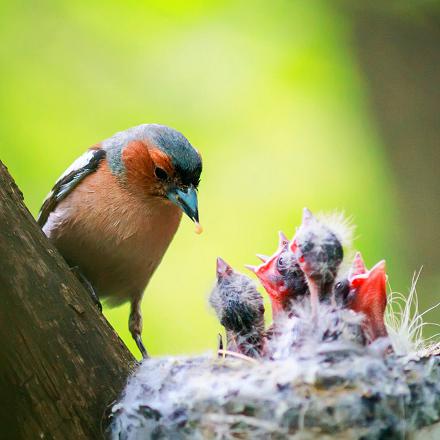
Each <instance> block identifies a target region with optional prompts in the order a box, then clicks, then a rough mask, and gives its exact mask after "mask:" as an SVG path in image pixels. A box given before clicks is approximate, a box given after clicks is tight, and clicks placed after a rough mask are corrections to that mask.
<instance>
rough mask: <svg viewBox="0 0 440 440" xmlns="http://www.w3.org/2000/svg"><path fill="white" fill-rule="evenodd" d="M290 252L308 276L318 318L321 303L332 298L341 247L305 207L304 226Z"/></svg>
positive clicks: (340, 258)
mask: <svg viewBox="0 0 440 440" xmlns="http://www.w3.org/2000/svg"><path fill="white" fill-rule="evenodd" d="M290 250H291V251H292V252H293V254H294V255H295V257H296V259H297V261H298V264H299V266H300V267H301V270H302V271H303V272H304V274H305V276H306V279H307V284H308V286H309V290H310V301H311V305H312V312H313V314H314V316H316V311H317V309H318V306H319V301H320V300H326V299H328V298H330V297H331V295H332V288H333V284H334V281H335V278H336V275H337V272H338V269H339V266H340V264H341V262H342V259H343V256H344V254H343V249H342V244H341V242H340V240H339V239H338V237H337V236H336V234H335V233H334V232H333V231H331V230H330V229H329V228H328V227H327V226H325V225H324V224H323V223H322V222H320V221H319V220H318V219H317V218H316V217H315V216H314V215H313V214H312V213H311V212H310V211H309V210H308V209H307V208H304V212H303V219H302V224H301V226H300V227H299V229H298V230H297V232H296V234H295V236H294V238H293V240H292V243H291V244H290Z"/></svg>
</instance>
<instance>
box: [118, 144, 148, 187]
mask: <svg viewBox="0 0 440 440" xmlns="http://www.w3.org/2000/svg"><path fill="white" fill-rule="evenodd" d="M122 160H123V162H124V165H125V170H126V176H127V181H128V182H129V183H130V184H133V185H136V186H139V187H140V189H145V187H146V186H150V184H151V182H152V180H153V170H154V165H153V161H152V160H151V157H150V154H149V153H148V149H147V146H146V145H145V144H144V143H143V142H141V141H133V142H130V143H129V144H128V145H127V146H126V147H125V148H124V151H123V152H122Z"/></svg>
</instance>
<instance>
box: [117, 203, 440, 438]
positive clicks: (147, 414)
mask: <svg viewBox="0 0 440 440" xmlns="http://www.w3.org/2000/svg"><path fill="white" fill-rule="evenodd" d="M305 214H306V215H305V219H306V221H305V222H304V221H303V225H301V228H300V229H299V233H298V232H297V234H296V235H295V237H294V238H293V240H292V241H291V242H289V241H288V240H287V239H286V238H285V236H284V235H283V234H281V235H280V245H279V248H278V250H277V252H276V253H275V254H274V255H273V256H272V257H264V256H261V258H262V259H263V263H262V265H261V266H259V267H257V268H252V269H253V271H254V272H255V273H256V275H257V277H258V278H259V280H260V281H261V282H262V284H263V286H264V288H265V289H266V291H267V293H268V294H269V296H270V299H271V303H272V308H273V323H272V325H271V326H270V327H269V328H267V329H266V328H265V327H264V307H263V302H262V297H261V295H260V294H259V293H258V291H257V290H256V286H255V284H254V283H253V282H252V281H251V280H250V279H249V278H247V277H246V276H244V275H242V274H239V273H237V272H235V271H234V270H233V269H232V268H231V267H230V266H229V265H228V264H227V263H226V262H224V261H223V260H221V259H219V260H218V263H217V283H216V285H215V287H214V289H213V291H212V293H211V305H212V306H213V308H214V309H215V311H216V314H217V316H218V318H219V320H220V322H221V323H222V325H223V326H224V327H225V330H226V343H227V347H226V350H223V349H220V350H219V354H220V357H218V356H213V355H212V354H206V355H203V356H198V357H180V358H176V357H167V358H162V359H147V360H144V361H143V362H142V364H140V366H139V368H138V370H137V371H136V373H135V374H134V375H133V376H132V377H131V378H130V379H129V382H128V385H127V387H126V389H125V391H124V394H123V396H122V398H121V399H120V401H119V402H118V403H117V404H116V405H115V406H114V407H113V409H112V422H111V425H110V428H109V433H110V437H111V438H112V439H120V440H135V439H146V438H158V439H159V438H164V439H169V438H176V439H186V438H188V439H198V438H200V439H202V438H203V439H205V438H209V439H210V438H213V439H229V438H241V439H260V438H261V439H267V438H273V439H285V438H286V439H287V438H301V439H302V438H314V437H316V438H325V436H335V437H337V438H365V439H367V438H371V439H373V438H402V436H405V435H406V434H408V433H413V432H415V431H416V430H418V429H420V428H421V427H424V426H429V425H432V424H434V423H436V422H438V421H439V420H440V365H439V363H440V359H439V358H438V357H437V356H435V355H433V354H434V351H432V350H427V349H426V347H425V350H424V351H420V349H421V348H422V347H421V346H420V338H418V339H417V341H416V344H415V345H411V341H410V339H411V335H413V336H414V333H416V334H417V336H418V337H419V332H414V331H413V330H412V325H413V324H411V322H408V316H409V315H408V313H403V314H400V315H398V316H397V319H390V317H392V316H393V315H392V313H391V314H390V312H388V313H387V321H388V322H387V323H386V322H385V319H384V312H385V306H386V286H385V280H386V275H385V270H384V268H385V266H384V264H383V263H380V264H378V265H376V266H375V267H374V268H373V269H371V270H370V271H368V270H367V268H366V267H365V265H364V263H363V261H362V259H361V257H360V254H357V255H356V256H355V258H354V260H353V263H352V265H351V268H350V270H349V271H348V272H344V273H343V272H342V271H341V269H340V266H341V263H342V260H343V252H342V245H341V242H342V240H340V239H339V238H338V237H339V233H338V232H336V231H337V228H334V227H330V226H328V225H326V224H322V223H317V222H318V220H315V219H314V218H312V217H311V213H310V212H309V211H307V212H306V213H305ZM307 227H309V228H311V229H309V230H308V229H307ZM313 295H315V302H314V301H313ZM410 299H411V300H413V299H414V295H410ZM405 310H406V309H405ZM394 318H396V316H394ZM399 318H400V319H399ZM412 322H413V323H414V325H415V326H417V327H416V328H417V329H419V328H421V327H420V326H421V322H420V316H418V315H417V316H416V317H415V318H414V320H413V321H412ZM399 325H400V326H401V327H402V326H406V327H408V328H409V330H410V331H400V330H399V328H398V327H399ZM402 338H407V340H406V341H402ZM402 342H404V343H402ZM402 347H405V349H404V350H403V349H402ZM221 348H223V347H221ZM416 350H419V351H418V352H417V351H416ZM437 351H438V350H437Z"/></svg>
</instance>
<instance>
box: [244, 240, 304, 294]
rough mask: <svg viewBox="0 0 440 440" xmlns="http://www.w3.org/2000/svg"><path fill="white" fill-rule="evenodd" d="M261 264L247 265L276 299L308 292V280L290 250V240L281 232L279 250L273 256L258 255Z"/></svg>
mask: <svg viewBox="0 0 440 440" xmlns="http://www.w3.org/2000/svg"><path fill="white" fill-rule="evenodd" d="M257 256H258V258H260V259H261V260H262V262H263V263H262V264H260V265H259V266H249V265H248V266H246V267H247V268H248V269H250V270H251V271H252V272H254V273H255V275H257V277H258V279H259V280H260V282H261V284H262V285H263V287H264V288H265V289H266V291H267V293H268V294H269V296H270V297H271V298H272V299H273V300H275V301H281V302H282V301H283V300H286V301H291V300H292V299H295V298H297V297H298V296H302V295H304V294H305V293H306V292H307V282H306V280H305V277H304V274H303V272H302V271H301V269H300V267H299V265H298V263H297V261H296V259H295V256H294V255H293V254H292V252H291V251H290V250H289V240H288V239H287V237H286V236H285V235H284V234H283V233H282V232H280V233H279V243H278V249H277V251H276V252H275V253H274V254H273V255H272V256H271V257H267V256H265V255H260V254H258V255H257Z"/></svg>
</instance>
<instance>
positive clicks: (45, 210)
mask: <svg viewBox="0 0 440 440" xmlns="http://www.w3.org/2000/svg"><path fill="white" fill-rule="evenodd" d="M105 154H106V152H105V150H102V149H91V150H89V151H87V152H86V153H84V154H83V155H82V156H80V157H79V158H78V159H76V160H75V162H73V164H72V165H71V166H70V167H69V168H67V170H66V171H65V172H64V174H63V175H62V176H61V177H60V178H59V179H58V180H57V182H56V183H55V186H54V187H53V188H52V191H51V192H50V193H49V195H48V196H47V197H46V200H45V201H44V203H43V206H42V207H41V210H40V213H39V214H38V219H37V222H38V224H39V225H40V226H41V227H43V226H44V224H45V223H46V221H47V219H48V217H49V215H50V213H51V212H52V211H53V210H54V209H55V207H56V206H57V204H58V203H59V202H60V201H61V200H63V199H64V198H66V197H67V196H68V195H69V194H70V193H71V192H72V191H73V189H74V188H75V187H76V186H77V185H78V184H79V183H80V182H81V181H82V180H83V179H84V178H85V177H86V176H88V175H89V174H91V173H94V172H95V171H96V170H97V169H98V165H99V163H100V162H101V160H102V159H104V157H105Z"/></svg>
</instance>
